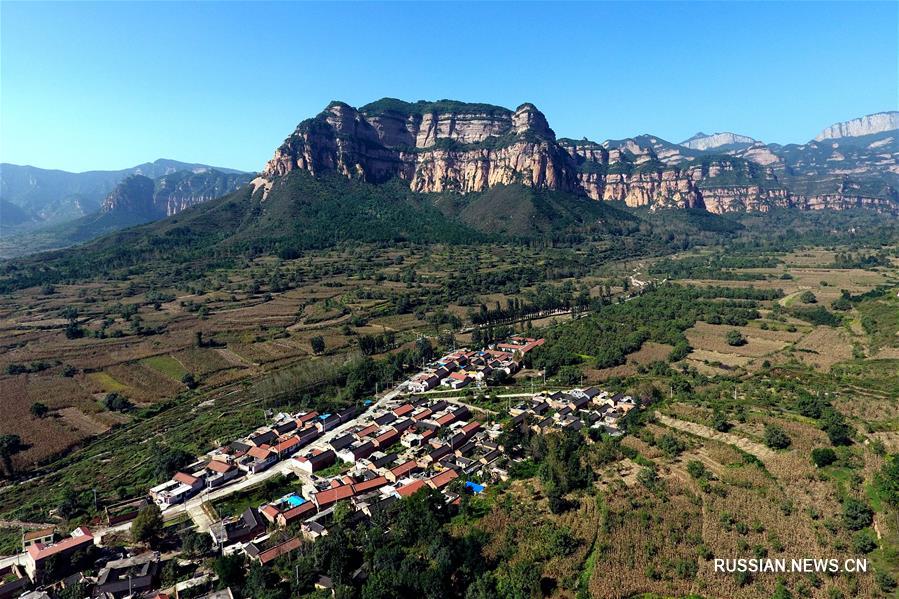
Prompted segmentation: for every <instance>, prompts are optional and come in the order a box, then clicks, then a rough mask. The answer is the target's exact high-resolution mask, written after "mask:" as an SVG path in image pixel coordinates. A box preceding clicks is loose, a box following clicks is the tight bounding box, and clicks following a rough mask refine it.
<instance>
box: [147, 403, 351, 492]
mask: <svg viewBox="0 0 899 599" xmlns="http://www.w3.org/2000/svg"><path fill="white" fill-rule="evenodd" d="M355 416H356V408H355V407H349V408H346V409H344V410H341V411H340V412H334V413H326V414H319V413H318V412H303V413H300V414H293V415H291V414H278V415H277V416H276V418H275V422H274V424H272V425H271V426H265V427H262V428H260V429H257V430H255V431H253V433H252V434H250V435H248V436H247V437H246V438H243V439H239V440H237V441H234V442H232V443H230V444H228V445H225V446H223V447H219V448H218V449H215V450H213V451H211V452H210V453H208V454H207V455H206V456H205V457H204V458H203V459H202V460H200V461H198V462H196V463H194V464H191V465H190V466H188V467H187V468H186V469H185V470H186V471H182V472H177V473H175V475H174V476H173V477H172V478H171V480H167V481H166V482H164V483H162V484H159V485H157V486H155V487H153V488H151V489H150V491H149V494H150V497H151V498H152V499H153V501H155V502H156V503H157V504H159V506H160V507H162V508H167V507H170V506H172V505H176V504H179V503H183V502H184V501H186V500H188V499H190V498H191V497H193V496H194V495H196V494H197V493H200V492H201V491H203V490H204V489H217V488H220V487H222V486H224V485H226V484H228V483H230V482H233V481H234V480H235V479H237V478H239V477H242V476H245V475H247V474H255V473H258V472H262V471H264V470H267V469H268V468H270V467H272V466H273V465H274V464H276V463H277V462H279V461H281V460H286V459H288V458H290V457H291V456H293V455H294V454H295V453H297V452H298V451H300V450H301V449H302V448H304V447H306V446H307V445H309V444H310V443H312V442H313V441H315V440H316V439H318V438H319V437H321V436H322V435H323V434H324V433H326V432H328V431H330V430H332V429H334V428H335V427H337V426H340V425H341V424H344V423H346V422H348V421H350V420H352V419H353V418H355Z"/></svg>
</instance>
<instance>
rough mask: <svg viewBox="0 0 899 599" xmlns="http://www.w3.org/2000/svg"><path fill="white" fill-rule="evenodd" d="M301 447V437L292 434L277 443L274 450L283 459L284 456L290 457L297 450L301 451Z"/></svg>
mask: <svg viewBox="0 0 899 599" xmlns="http://www.w3.org/2000/svg"><path fill="white" fill-rule="evenodd" d="M300 447H302V443H300V438H299V437H298V436H296V435H290V436H289V437H287V438H286V439H284V440H283V441H281V442H279V443H278V444H277V445H275V447H274V451H275V453H277V454H278V457H279V458H281V459H282V460H283V459H284V458H286V457H290V456H292V455H293V454H295V453H296V452H297V451H299V449H300Z"/></svg>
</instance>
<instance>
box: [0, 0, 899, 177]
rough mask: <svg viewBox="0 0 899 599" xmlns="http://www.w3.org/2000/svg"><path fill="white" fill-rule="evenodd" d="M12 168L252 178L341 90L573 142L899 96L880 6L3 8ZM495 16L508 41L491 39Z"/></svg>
mask: <svg viewBox="0 0 899 599" xmlns="http://www.w3.org/2000/svg"><path fill="white" fill-rule="evenodd" d="M0 12H2V19H0V27H2V31H0V33H2V36H0V86H2V91H3V93H2V96H0V161H2V162H12V163H16V164H31V165H34V166H38V167H41V168H59V169H63V170H69V171H84V170H97V169H104V170H106V169H119V168H125V167H129V166H133V165H135V164H138V163H141V162H146V161H149V160H154V159H156V158H160V157H165V158H173V159H177V160H183V161H187V162H203V163H207V164H214V165H219V166H226V167H232V168H240V169H244V170H248V171H252V170H258V169H260V168H261V167H262V165H263V164H264V162H265V160H266V159H267V158H269V157H270V155H271V153H272V151H273V150H274V148H275V147H277V145H278V144H280V143H281V141H282V140H283V139H284V137H285V136H286V135H287V134H289V133H290V132H291V131H292V130H293V128H294V127H295V126H296V124H297V123H298V122H299V121H301V120H302V119H305V118H308V117H311V116H313V115H315V114H316V113H318V112H319V111H320V110H321V109H322V108H323V107H324V106H325V105H326V104H327V103H328V102H329V101H330V100H333V99H339V100H343V101H345V102H348V103H350V104H352V105H355V106H359V105H362V104H365V103H368V102H371V101H373V100H376V99H378V98H381V97H385V96H389V97H397V98H401V99H404V100H408V101H415V100H419V99H430V100H436V99H442V98H452V99H458V100H464V101H472V102H488V103H493V104H499V105H503V106H507V107H510V108H515V107H516V106H517V105H519V104H520V103H522V102H525V101H528V102H532V103H534V104H535V105H536V106H537V107H538V108H539V109H540V110H541V111H543V112H544V113H545V114H546V116H547V119H548V120H549V123H550V125H551V126H552V127H553V129H554V130H555V132H556V134H557V135H559V136H560V137H574V138H581V137H588V138H590V139H594V140H596V141H602V140H604V139H616V138H622V137H629V136H634V135H639V134H642V133H651V134H653V135H657V136H660V137H662V138H664V139H667V140H669V141H672V142H679V141H682V140H684V139H686V138H688V137H690V136H691V135H693V134H694V133H696V132H697V131H699V130H702V131H704V132H706V133H714V132H717V131H732V132H735V133H739V134H743V135H749V136H751V137H754V138H756V139H760V140H762V141H765V142H767V143H773V142H776V143H782V144H786V143H802V142H805V141H808V140H809V139H811V138H813V137H814V136H815V135H817V134H818V133H819V132H820V131H821V129H823V128H824V127H826V126H828V125H830V124H832V123H835V122H838V121H844V120H848V119H851V118H855V117H859V116H864V115H866V114H871V113H875V112H881V111H885V110H895V109H897V107H899V100H897V93H899V92H897V89H899V76H897V70H899V69H897V63H899V58H897V57H899V41H897V30H896V27H895V24H896V22H897V16H899V5H897V4H896V3H892V2H886V3H876V2H875V3H862V2H860V3H827V4H826V5H825V4H818V3H806V2H802V3H799V2H797V3H777V4H774V3H764V4H751V3H736V4H734V3H728V4H725V3H688V4H681V3H656V2H651V3H626V4H624V3H611V2H610V3H593V4H586V3H572V4H560V3H552V4H546V3H521V4H513V3H494V4H471V3H439V4H437V3H429V4H425V5H412V4H407V3H392V4H386V3H366V4H354V3H332V4H326V3H263V2H252V3H193V4H182V3H25V2H2V4H0ZM497 28H502V29H503V35H502V36H497V35H495V32H496V30H497Z"/></svg>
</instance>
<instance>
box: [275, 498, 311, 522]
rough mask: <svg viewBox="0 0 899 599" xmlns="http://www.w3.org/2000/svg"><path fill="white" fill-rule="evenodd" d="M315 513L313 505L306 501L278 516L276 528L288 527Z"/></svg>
mask: <svg viewBox="0 0 899 599" xmlns="http://www.w3.org/2000/svg"><path fill="white" fill-rule="evenodd" d="M314 513H315V503H313V502H311V501H306V502H303V503H301V504H300V505H298V506H296V507H294V508H290V509H289V510H287V511H284V512H281V513H280V514H278V517H277V522H278V526H289V525H291V524H293V523H294V522H302V521H303V520H305V519H306V518H309V517H310V516H312V515H313V514H314Z"/></svg>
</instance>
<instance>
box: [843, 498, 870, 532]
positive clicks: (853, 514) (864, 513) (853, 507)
mask: <svg viewBox="0 0 899 599" xmlns="http://www.w3.org/2000/svg"><path fill="white" fill-rule="evenodd" d="M873 521H874V512H873V511H872V510H871V508H870V507H869V506H868V504H866V503H865V502H863V501H861V500H858V499H856V498H854V497H850V498H848V499H847V500H846V501H845V502H843V523H844V524H845V525H846V528H848V529H849V530H861V529H862V528H865V527H866V526H870V525H871V522H873Z"/></svg>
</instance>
